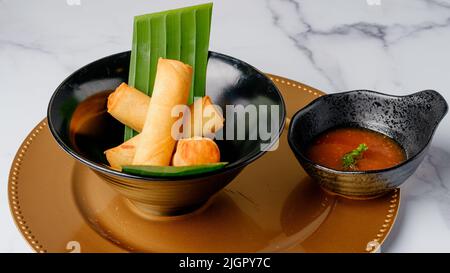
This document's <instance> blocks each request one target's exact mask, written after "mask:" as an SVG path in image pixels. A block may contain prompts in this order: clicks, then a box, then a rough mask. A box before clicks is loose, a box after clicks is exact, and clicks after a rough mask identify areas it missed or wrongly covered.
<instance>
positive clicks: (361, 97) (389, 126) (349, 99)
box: [289, 90, 447, 159]
mask: <svg viewBox="0 0 450 273" xmlns="http://www.w3.org/2000/svg"><path fill="white" fill-rule="evenodd" d="M446 111H447V110H446V103H445V101H443V98H442V97H441V96H440V95H439V94H438V93H437V92H436V91H432V90H426V91H422V92H418V93H415V94H412V95H409V96H402V97H398V96H389V95H386V94H381V93H378V92H373V91H368V90H357V91H350V92H345V93H338V94H332V95H326V96H323V97H321V98H319V99H317V100H316V101H314V102H312V103H311V104H310V105H308V106H307V107H305V108H304V109H302V110H300V111H299V112H298V113H297V114H296V115H295V117H294V118H293V121H292V123H291V129H290V135H289V140H290V142H291V143H292V144H293V145H294V146H295V147H298V150H297V152H301V151H305V150H306V149H307V147H308V146H309V145H310V143H311V141H312V140H313V139H314V138H315V137H316V136H317V135H319V134H320V133H322V132H324V131H326V130H329V129H331V128H335V127H346V126H349V127H364V128H367V129H372V130H374V131H377V132H380V133H383V134H385V135H387V136H389V137H391V138H393V139H394V140H395V141H397V142H398V143H399V144H400V145H401V146H402V147H403V149H404V150H405V153H406V156H407V159H409V158H412V157H414V156H415V155H417V154H418V153H420V152H421V151H422V150H423V149H424V148H425V147H426V146H427V145H428V143H429V141H430V139H431V137H432V135H433V133H434V129H435V127H436V126H437V124H438V123H439V121H440V120H441V119H442V117H443V115H445V113H446Z"/></svg>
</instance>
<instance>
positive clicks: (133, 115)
mask: <svg viewBox="0 0 450 273" xmlns="http://www.w3.org/2000/svg"><path fill="white" fill-rule="evenodd" d="M149 103H150V97H149V96H147V95H145V94H144V93H142V92H141V91H139V90H137V89H135V88H133V87H130V86H128V85H127V84H126V83H122V84H121V85H119V87H117V88H116V90H115V91H114V92H112V93H111V94H110V95H109V96H108V103H107V109H108V113H110V114H111V115H112V116H113V117H114V118H116V119H117V120H118V121H120V122H121V123H123V124H125V125H127V126H128V127H131V128H133V130H135V131H138V132H141V131H142V128H143V127H144V122H145V118H146V116H147V110H148V105H149Z"/></svg>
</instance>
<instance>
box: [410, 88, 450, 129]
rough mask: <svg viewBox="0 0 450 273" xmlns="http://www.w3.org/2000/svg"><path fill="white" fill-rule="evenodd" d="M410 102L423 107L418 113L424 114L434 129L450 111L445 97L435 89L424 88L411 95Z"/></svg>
mask: <svg viewBox="0 0 450 273" xmlns="http://www.w3.org/2000/svg"><path fill="white" fill-rule="evenodd" d="M409 97H410V101H409V103H410V104H415V105H418V106H419V107H420V108H419V109H422V111H420V112H419V113H417V114H420V115H424V118H425V119H426V120H428V122H429V124H430V126H431V128H430V130H433V131H434V129H435V128H436V127H437V126H438V125H439V122H440V121H441V120H442V119H443V118H444V116H445V115H446V114H447V112H448V104H447V101H446V100H445V99H444V97H443V96H442V95H441V94H439V93H438V92H437V91H434V90H424V91H420V92H417V93H414V94H411V95H409Z"/></svg>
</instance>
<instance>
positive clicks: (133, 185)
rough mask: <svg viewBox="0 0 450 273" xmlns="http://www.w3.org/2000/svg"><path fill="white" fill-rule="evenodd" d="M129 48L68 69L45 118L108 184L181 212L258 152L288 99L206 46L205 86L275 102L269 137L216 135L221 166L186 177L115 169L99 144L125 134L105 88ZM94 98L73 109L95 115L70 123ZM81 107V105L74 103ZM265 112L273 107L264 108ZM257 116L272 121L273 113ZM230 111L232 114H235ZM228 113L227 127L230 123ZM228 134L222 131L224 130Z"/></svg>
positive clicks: (225, 99) (119, 78)
mask: <svg viewBox="0 0 450 273" xmlns="http://www.w3.org/2000/svg"><path fill="white" fill-rule="evenodd" d="M129 63H130V52H123V53H119V54H115V55H111V56H108V57H105V58H103V59H100V60H97V61H95V62H93V63H90V64H88V65H86V66H85V67H82V68H81V69H79V70H78V71H76V72H74V73H73V74H72V75H70V76H69V77H68V78H67V79H66V80H65V81H64V82H63V83H62V84H61V85H60V86H59V87H58V88H57V89H56V91H55V92H54V94H53V96H52V98H51V100H50V103H49V105H48V115H47V118H48V123H49V127H50V130H51V132H52V134H53V137H54V138H55V140H56V141H57V143H58V144H59V145H60V146H61V148H62V149H63V150H64V151H66V152H67V153H69V154H70V155H71V156H73V158H74V159H75V160H76V161H78V162H80V163H82V164H84V165H86V166H88V167H89V168H90V169H91V170H92V171H94V172H95V173H96V174H97V175H99V176H100V177H101V178H102V179H103V180H104V181H106V182H107V183H108V184H109V185H110V186H112V187H113V188H114V189H116V190H117V191H118V192H119V193H121V194H122V195H123V196H124V197H126V198H128V199H129V200H130V201H131V202H132V203H133V204H134V205H136V207H138V208H139V209H140V210H141V211H143V212H145V213H148V214H152V215H168V216H172V215H179V214H185V213H188V212H191V211H193V210H195V209H197V208H199V207H201V206H202V205H203V204H205V203H206V202H207V201H208V200H209V199H210V197H211V196H213V195H214V194H215V193H217V192H218V191H219V190H220V189H222V188H223V187H225V186H226V185H227V184H228V183H230V182H231V181H232V180H233V179H234V178H235V177H236V176H237V175H238V174H239V173H240V172H241V171H242V170H243V169H244V168H245V167H246V166H247V165H248V164H250V163H251V162H253V161H254V160H256V159H258V158H259V157H260V156H262V155H263V154H264V153H265V151H264V150H262V149H261V144H263V143H265V145H266V148H268V147H269V146H270V145H273V144H275V143H276V141H278V138H279V135H280V134H281V132H282V131H283V128H284V124H285V122H284V120H285V115H286V113H285V104H284V101H283V98H282V96H281V94H280V92H279V90H278V89H277V88H276V86H275V85H274V84H273V83H272V81H271V80H270V79H269V78H267V77H266V76H265V75H264V74H263V73H262V72H260V71H258V70H257V69H255V68H254V67H252V66H250V65H249V64H247V63H245V62H243V61H240V60H238V59H235V58H233V57H230V56H226V55H223V54H219V53H215V52H210V53H209V57H208V67H207V81H206V94H207V95H208V96H210V97H211V99H212V101H213V102H214V103H215V104H217V105H219V106H221V107H222V109H225V106H226V105H238V104H239V105H243V106H246V105H250V104H253V105H255V106H257V107H258V106H259V105H267V106H268V107H271V106H274V105H276V106H278V107H279V112H278V114H276V118H278V119H279V121H280V122H279V126H278V127H277V128H275V130H273V131H274V134H275V135H274V138H273V139H271V141H266V140H261V139H260V138H257V139H256V140H218V141H217V144H218V146H219V149H220V151H221V161H224V162H229V164H228V165H226V166H225V167H224V168H222V169H220V170H216V171H212V172H209V173H203V174H197V175H189V176H183V177H174V178H164V177H142V176H137V175H131V174H127V173H123V172H119V171H116V170H113V169H111V168H109V167H108V163H107V161H106V158H105V156H104V154H103V152H104V151H105V150H106V149H108V148H111V147H115V146H117V145H119V144H120V143H122V142H123V134H124V126H123V125H122V124H120V123H119V122H118V121H116V120H115V119H114V118H112V117H111V116H110V115H109V114H108V113H106V100H107V95H108V90H109V91H111V90H114V89H115V88H116V87H117V86H118V85H119V84H120V83H121V82H127V79H128V72H129ZM93 95H96V96H98V97H96V99H95V100H92V101H93V103H92V105H89V107H83V108H84V111H85V112H83V113H82V114H81V115H78V116H81V117H83V116H85V115H84V114H86V116H89V115H91V116H93V117H95V118H91V119H90V120H89V124H87V125H86V126H84V127H83V128H85V129H83V130H78V131H76V130H75V131H74V130H72V129H71V128H72V127H73V126H71V123H74V117H73V116H74V112H75V111H76V109H77V107H78V106H79V105H80V104H81V103H83V102H84V101H86V99H87V98H92V96H93ZM78 109H79V108H78ZM268 112H270V111H268ZM268 114H269V115H268V116H265V117H264V116H260V115H259V111H258V120H262V122H267V123H268V124H270V120H271V118H272V117H271V115H270V113H268ZM236 118H237V117H236V115H235V120H236ZM226 123H227V121H225V127H224V129H225V130H226V128H227V126H226V125H227V124H226ZM245 126H246V127H245V131H246V135H247V136H248V135H250V134H251V133H254V132H255V130H258V128H257V124H252V123H251V122H246V123H245ZM223 134H224V135H226V132H224V133H223Z"/></svg>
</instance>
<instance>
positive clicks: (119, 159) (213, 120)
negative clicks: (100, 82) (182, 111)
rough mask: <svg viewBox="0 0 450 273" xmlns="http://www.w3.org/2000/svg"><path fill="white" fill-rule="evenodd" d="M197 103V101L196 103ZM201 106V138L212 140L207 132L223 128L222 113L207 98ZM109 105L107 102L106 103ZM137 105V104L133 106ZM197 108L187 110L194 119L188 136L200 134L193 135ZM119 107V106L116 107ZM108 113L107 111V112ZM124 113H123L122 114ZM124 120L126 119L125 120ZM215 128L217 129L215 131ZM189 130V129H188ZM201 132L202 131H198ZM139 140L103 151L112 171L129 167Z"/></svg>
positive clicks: (192, 107) (135, 139)
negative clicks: (209, 111) (209, 109)
mask: <svg viewBox="0 0 450 273" xmlns="http://www.w3.org/2000/svg"><path fill="white" fill-rule="evenodd" d="M134 90H135V91H131V92H139V93H141V92H140V91H137V90H136V89H134ZM130 97H134V98H137V96H130ZM115 98H120V95H118V96H116V97H115ZM145 99H146V100H147V101H148V103H150V99H149V97H148V96H145ZM197 102H198V101H197ZM201 102H202V103H201V105H202V106H203V114H204V115H203V125H204V126H203V132H204V134H203V136H205V137H209V138H213V137H214V136H213V135H212V136H210V135H208V132H212V134H214V132H216V131H217V130H220V129H221V128H222V127H223V122H224V119H223V117H222V113H221V112H219V111H218V110H217V108H215V106H214V105H213V104H212V102H211V99H210V98H209V97H207V96H206V97H203V98H202V100H201ZM120 104H121V103H120V102H117V105H120ZM108 105H109V102H108ZM135 105H138V104H135ZM195 106H198V104H195V103H193V104H191V105H190V107H189V109H190V113H191V114H193V115H194V117H193V118H192V119H191V120H192V123H191V128H190V131H191V134H190V136H201V134H198V133H197V134H196V133H195V128H194V127H195V126H194V124H193V123H194V121H195V120H198V118H197V117H198V116H199V115H196V114H195V109H194V107H195ZM118 107H121V106H118ZM208 107H211V112H212V115H210V114H209V113H208V111H207V109H208ZM108 111H109V110H108ZM110 113H119V111H115V110H113V111H111V112H110ZM122 113H125V112H122ZM125 119H126V118H125ZM216 128H217V129H216ZM188 129H189V128H188ZM137 131H138V132H140V131H141V130H137ZM200 132H202V131H200ZM203 132H202V133H203ZM139 138H140V134H139V135H137V136H135V137H133V138H131V139H129V140H128V141H126V142H124V143H122V144H120V145H119V146H116V147H114V148H111V149H108V150H106V151H105V154H106V159H107V160H108V162H109V164H110V166H111V167H112V168H113V169H117V170H121V166H125V165H131V164H132V163H133V157H134V154H135V153H136V145H137V143H138V142H139Z"/></svg>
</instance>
